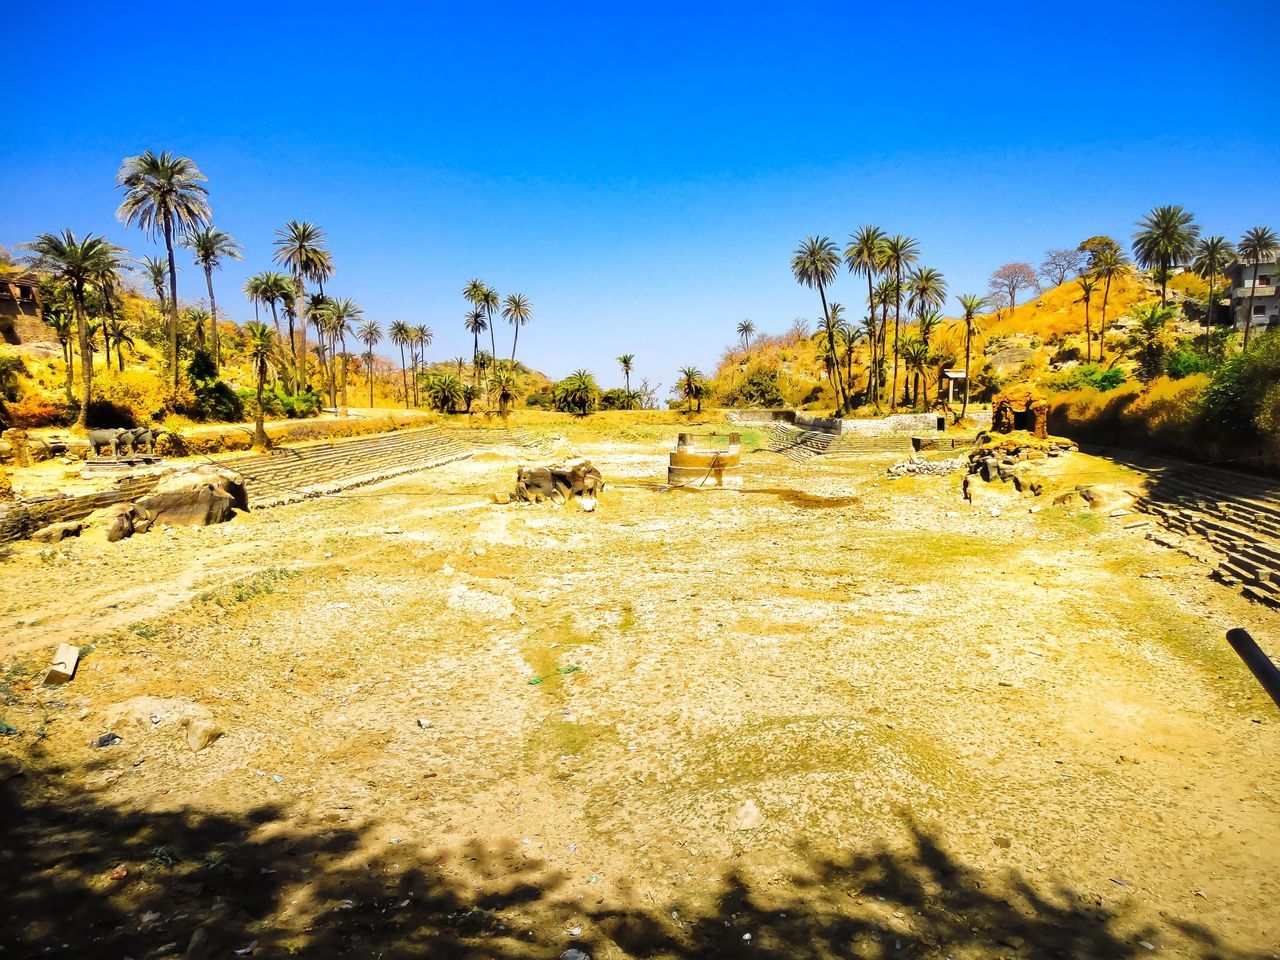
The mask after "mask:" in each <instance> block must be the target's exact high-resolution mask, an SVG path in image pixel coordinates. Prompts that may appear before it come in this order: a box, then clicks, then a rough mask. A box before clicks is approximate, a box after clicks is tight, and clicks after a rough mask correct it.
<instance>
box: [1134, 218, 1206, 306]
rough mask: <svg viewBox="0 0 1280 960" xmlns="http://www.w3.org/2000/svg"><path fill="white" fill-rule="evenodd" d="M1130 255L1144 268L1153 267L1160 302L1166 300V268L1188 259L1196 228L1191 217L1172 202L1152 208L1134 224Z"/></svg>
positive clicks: (1163, 303) (1193, 244)
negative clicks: (1157, 283) (1158, 286)
mask: <svg viewBox="0 0 1280 960" xmlns="http://www.w3.org/2000/svg"><path fill="white" fill-rule="evenodd" d="M1136 226H1137V227H1138V232H1137V233H1135V234H1134V235H1133V257H1134V259H1135V260H1137V262H1138V263H1139V265H1141V266H1142V267H1143V268H1144V269H1147V270H1152V269H1154V270H1155V271H1156V273H1157V275H1158V276H1159V278H1160V303H1161V305H1162V306H1163V305H1165V304H1167V303H1168V302H1169V298H1168V296H1167V287H1168V285H1169V270H1170V269H1172V268H1173V267H1176V266H1181V265H1182V264H1184V263H1186V262H1187V261H1188V260H1190V259H1191V253H1192V251H1193V250H1194V248H1195V242H1196V237H1198V236H1199V235H1200V228H1199V227H1198V226H1196V223H1195V217H1193V216H1192V215H1191V214H1190V213H1188V212H1187V211H1186V210H1183V209H1182V207H1180V206H1176V205H1170V206H1164V207H1156V208H1155V209H1153V210H1152V211H1151V212H1150V213H1148V214H1147V215H1146V216H1145V217H1143V218H1142V219H1141V220H1139V221H1138V222H1137V224H1136Z"/></svg>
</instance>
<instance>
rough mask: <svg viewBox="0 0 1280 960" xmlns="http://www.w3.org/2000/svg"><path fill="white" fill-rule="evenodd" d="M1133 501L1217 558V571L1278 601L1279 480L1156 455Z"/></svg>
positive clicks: (1257, 595) (1244, 588) (1263, 597)
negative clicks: (1143, 489) (1156, 460)
mask: <svg viewBox="0 0 1280 960" xmlns="http://www.w3.org/2000/svg"><path fill="white" fill-rule="evenodd" d="M1149 469H1150V472H1151V474H1152V477H1153V479H1152V482H1151V484H1150V485H1149V487H1148V490H1147V492H1146V494H1144V495H1143V496H1142V497H1141V498H1139V499H1138V501H1137V506H1138V507H1139V508H1140V509H1141V510H1143V511H1144V512H1146V513H1148V514H1150V515H1151V516H1153V517H1155V518H1157V519H1158V520H1159V521H1160V522H1161V524H1162V525H1164V526H1165V527H1166V528H1168V529H1169V530H1171V531H1173V532H1174V533H1178V534H1182V535H1183V536H1191V537H1196V538H1199V539H1201V540H1203V541H1204V542H1205V543H1207V544H1208V545H1209V546H1210V547H1212V548H1213V550H1214V551H1215V552H1216V553H1217V554H1218V555H1219V556H1220V557H1221V558H1222V559H1221V562H1220V563H1219V564H1218V567H1217V569H1216V571H1215V574H1216V576H1217V577H1218V578H1219V579H1221V580H1223V581H1224V582H1227V583H1233V584H1235V583H1238V584H1239V585H1240V588H1241V590H1242V591H1243V592H1244V593H1245V594H1246V595H1247V596H1249V597H1252V598H1253V599H1255V600H1260V601H1263V602H1265V603H1268V604H1271V605H1274V606H1280V482H1277V481H1274V480H1269V479H1267V478H1265V477H1258V476H1254V475H1251V474H1246V473H1239V472H1237V471H1233V470H1223V469H1220V468H1216V467H1206V466H1199V465H1196V464H1184V463H1177V462H1173V461H1161V465H1160V466H1158V467H1154V468H1149Z"/></svg>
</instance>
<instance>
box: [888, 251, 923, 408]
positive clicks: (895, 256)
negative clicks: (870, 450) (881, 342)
mask: <svg viewBox="0 0 1280 960" xmlns="http://www.w3.org/2000/svg"><path fill="white" fill-rule="evenodd" d="M919 257H920V246H919V244H917V243H916V241H915V239H914V238H912V237H908V236H905V235H904V234H901V233H899V234H895V235H894V236H892V237H890V238H889V239H887V240H886V241H885V242H884V263H885V268H886V269H888V270H892V271H893V280H894V283H895V285H896V287H895V290H894V298H893V386H892V388H891V389H890V393H889V409H890V410H896V409H897V407H898V337H899V332H900V330H901V327H902V293H903V285H902V272H903V270H905V269H907V268H908V267H910V266H911V264H913V263H915V262H916V260H917V259H919Z"/></svg>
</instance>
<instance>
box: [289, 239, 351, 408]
mask: <svg viewBox="0 0 1280 960" xmlns="http://www.w3.org/2000/svg"><path fill="white" fill-rule="evenodd" d="M272 245H273V246H274V247H275V248H276V252H275V254H274V256H273V257H272V259H273V260H274V261H275V262H276V263H278V264H280V265H281V266H284V267H287V268H288V270H289V273H290V275H291V276H292V277H293V288H294V298H295V303H297V304H301V305H302V307H303V308H304V309H303V311H302V315H300V316H299V317H298V319H299V321H300V322H301V324H302V344H301V345H299V344H298V342H297V341H296V340H295V339H294V330H293V316H294V315H293V313H292V312H290V313H289V348H290V349H291V350H292V351H293V358H294V364H295V366H296V367H297V371H298V382H299V386H300V387H301V386H305V385H306V382H307V367H306V349H307V317H306V310H305V307H306V305H307V300H306V296H307V281H308V280H314V281H316V282H317V283H318V284H320V290H321V292H322V293H323V292H324V281H325V280H326V279H327V278H329V277H331V276H333V257H332V255H331V254H330V253H329V251H328V250H326V249H325V246H324V245H325V234H324V231H323V230H321V229H320V228H319V227H317V226H316V225H315V224H314V223H309V222H307V221H299V220H290V221H288V222H287V223H286V224H285V225H284V226H283V227H281V228H280V229H279V230H277V231H276V239H275V241H274V243H273V244H272ZM344 363H345V361H344ZM344 376H345V368H344ZM345 403H346V398H345V395H344V398H343V404H344V406H345Z"/></svg>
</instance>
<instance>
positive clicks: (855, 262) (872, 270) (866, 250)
mask: <svg viewBox="0 0 1280 960" xmlns="http://www.w3.org/2000/svg"><path fill="white" fill-rule="evenodd" d="M887 239H888V234H886V233H885V232H884V231H883V230H881V229H880V228H879V227H876V226H872V225H870V224H868V225H867V226H864V227H860V228H859V229H858V231H857V233H851V234H850V235H849V245H848V246H847V247H845V248H844V262H845V263H846V264H847V265H848V267H849V272H850V273H852V274H854V275H857V274H859V273H861V274H863V275H864V276H866V278H867V316H868V318H869V319H870V324H869V326H868V331H867V340H868V341H869V342H870V344H871V363H870V370H869V371H868V374H867V392H868V393H870V394H871V399H872V400H873V402H875V403H876V404H879V402H880V398H879V389H878V384H877V383H876V382H875V378H874V375H873V372H874V371H875V370H876V369H877V363H876V351H877V343H876V329H875V327H876V322H875V316H876V300H875V289H874V284H875V279H876V277H877V276H878V275H879V273H880V271H881V269H882V268H883V266H884V242H885V240H887Z"/></svg>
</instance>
